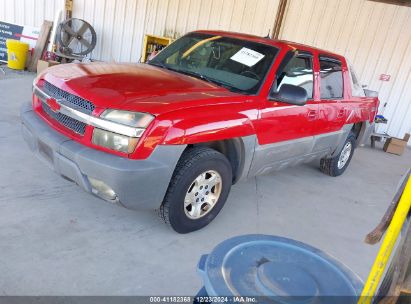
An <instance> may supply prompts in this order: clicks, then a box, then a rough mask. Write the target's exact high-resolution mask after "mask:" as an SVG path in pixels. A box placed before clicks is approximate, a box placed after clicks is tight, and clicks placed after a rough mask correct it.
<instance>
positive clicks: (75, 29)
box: [57, 18, 97, 58]
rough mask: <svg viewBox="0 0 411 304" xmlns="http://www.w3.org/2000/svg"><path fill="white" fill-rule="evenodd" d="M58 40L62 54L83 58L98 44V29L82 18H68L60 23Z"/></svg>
mask: <svg viewBox="0 0 411 304" xmlns="http://www.w3.org/2000/svg"><path fill="white" fill-rule="evenodd" d="M57 42H58V49H59V52H60V53H61V55H65V56H67V57H69V58H81V57H84V56H86V55H87V54H89V53H90V52H91V51H92V50H93V49H94V47H95V46H96V42H97V36H96V31H95V30H94V28H93V27H92V26H91V25H90V24H89V23H88V22H86V21H84V20H82V19H77V18H72V19H67V20H65V21H63V22H61V23H60V25H59V28H58V30H57Z"/></svg>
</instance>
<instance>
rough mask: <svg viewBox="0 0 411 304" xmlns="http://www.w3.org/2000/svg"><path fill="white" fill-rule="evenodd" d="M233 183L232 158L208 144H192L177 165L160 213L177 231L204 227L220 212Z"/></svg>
mask: <svg viewBox="0 0 411 304" xmlns="http://www.w3.org/2000/svg"><path fill="white" fill-rule="evenodd" d="M231 184H232V170H231V166H230V162H229V161H228V159H227V158H226V157H225V156H224V155H223V154H221V153H220V152H218V151H215V150H212V149H210V148H207V147H194V148H190V149H188V150H187V151H186V152H184V154H183V155H182V157H181V159H180V160H179V162H178V164H177V166H176V169H175V171H174V174H173V177H172V179H171V181H170V184H169V186H168V189H167V193H166V195H165V197H164V201H163V203H162V204H161V207H160V210H159V213H160V217H161V218H162V219H163V220H164V221H165V222H166V223H168V224H169V225H170V226H171V227H172V228H173V229H174V230H175V231H176V232H178V233H188V232H192V231H195V230H198V229H201V228H203V227H204V226H206V225H208V224H209V223H210V222H211V221H212V220H213V219H214V218H215V217H216V216H217V214H218V213H219V212H220V210H221V208H222V207H223V206H224V203H225V201H226V199H227V197H228V194H229V192H230V188H231Z"/></svg>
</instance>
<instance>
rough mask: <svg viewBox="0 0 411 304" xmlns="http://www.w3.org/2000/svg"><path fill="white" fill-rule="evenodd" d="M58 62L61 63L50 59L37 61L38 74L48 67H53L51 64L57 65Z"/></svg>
mask: <svg viewBox="0 0 411 304" xmlns="http://www.w3.org/2000/svg"><path fill="white" fill-rule="evenodd" d="M57 64H60V62H58V61H52V60H49V61H45V60H39V61H37V75H38V74H40V73H41V72H42V71H44V70H45V69H47V68H48V67H51V66H53V65H57Z"/></svg>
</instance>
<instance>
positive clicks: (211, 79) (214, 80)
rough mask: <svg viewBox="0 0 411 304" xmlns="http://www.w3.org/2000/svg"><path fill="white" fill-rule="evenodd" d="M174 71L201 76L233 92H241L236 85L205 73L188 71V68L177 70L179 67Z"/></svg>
mask: <svg viewBox="0 0 411 304" xmlns="http://www.w3.org/2000/svg"><path fill="white" fill-rule="evenodd" d="M173 71H176V72H179V73H181V74H185V75H189V76H193V77H195V78H199V79H201V80H204V81H207V82H209V83H213V84H216V85H218V86H221V87H223V88H226V89H227V90H229V91H231V92H241V90H239V89H237V88H235V87H232V86H230V85H228V84H226V83H223V82H221V81H218V80H216V79H214V78H210V77H208V76H205V75H203V74H199V73H196V72H191V71H187V70H177V69H176V70H173Z"/></svg>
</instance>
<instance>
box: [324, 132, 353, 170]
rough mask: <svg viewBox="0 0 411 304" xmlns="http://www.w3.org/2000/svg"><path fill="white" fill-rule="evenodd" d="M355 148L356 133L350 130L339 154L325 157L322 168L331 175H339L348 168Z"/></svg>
mask: <svg viewBox="0 0 411 304" xmlns="http://www.w3.org/2000/svg"><path fill="white" fill-rule="evenodd" d="M354 149H355V135H354V134H353V133H352V132H350V134H349V135H348V137H347V139H346V140H345V143H344V145H343V147H342V149H341V151H340V153H338V154H337V155H335V156H334V157H332V158H329V157H324V158H322V159H321V162H320V170H321V171H322V172H323V173H325V174H327V175H330V176H339V175H341V174H343V173H344V171H345V170H346V169H347V167H348V165H349V163H350V161H351V158H352V156H353V154H354Z"/></svg>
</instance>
